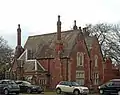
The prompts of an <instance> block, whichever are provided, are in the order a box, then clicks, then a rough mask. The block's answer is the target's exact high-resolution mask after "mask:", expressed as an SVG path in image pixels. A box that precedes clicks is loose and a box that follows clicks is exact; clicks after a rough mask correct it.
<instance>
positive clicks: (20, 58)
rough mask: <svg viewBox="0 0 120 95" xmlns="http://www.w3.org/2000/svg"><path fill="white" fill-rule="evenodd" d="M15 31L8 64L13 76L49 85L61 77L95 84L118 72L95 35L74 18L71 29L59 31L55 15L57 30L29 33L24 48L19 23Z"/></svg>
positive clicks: (114, 76) (114, 75)
mask: <svg viewBox="0 0 120 95" xmlns="http://www.w3.org/2000/svg"><path fill="white" fill-rule="evenodd" d="M17 32H18V34H17V36H18V38H17V41H18V44H17V47H16V53H15V58H14V61H13V65H12V67H11V72H12V74H13V75H14V76H16V78H15V79H26V80H29V81H31V82H33V83H37V84H42V85H44V86H46V87H49V88H54V87H55V86H56V84H57V83H58V82H59V81H61V80H69V81H77V82H79V83H80V84H81V85H85V86H88V87H90V85H92V86H93V87H97V86H98V85H99V84H102V83H103V82H106V81H107V80H110V79H112V78H117V77H118V76H119V71H118V69H116V68H114V69H113V68H112V64H111V63H112V62H111V60H110V59H109V58H108V59H106V60H104V58H103V55H102V52H101V48H100V45H99V42H98V39H97V37H96V36H90V35H89V32H88V31H87V28H83V29H81V28H80V27H79V28H78V27H77V25H76V21H74V26H73V29H72V30H68V31H61V21H60V16H58V21H57V32H56V33H49V34H43V35H34V36H29V37H28V39H27V41H26V43H25V45H24V48H22V46H21V29H20V25H19V26H18V29H17ZM108 67H110V68H108ZM108 72H110V73H108Z"/></svg>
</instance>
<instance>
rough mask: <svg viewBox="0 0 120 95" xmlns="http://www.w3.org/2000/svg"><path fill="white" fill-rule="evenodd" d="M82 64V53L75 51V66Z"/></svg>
mask: <svg viewBox="0 0 120 95" xmlns="http://www.w3.org/2000/svg"><path fill="white" fill-rule="evenodd" d="M83 64H84V54H83V53H82V52H81V53H80V52H77V66H83Z"/></svg>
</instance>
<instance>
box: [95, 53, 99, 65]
mask: <svg viewBox="0 0 120 95" xmlns="http://www.w3.org/2000/svg"><path fill="white" fill-rule="evenodd" d="M95 67H98V56H97V55H95Z"/></svg>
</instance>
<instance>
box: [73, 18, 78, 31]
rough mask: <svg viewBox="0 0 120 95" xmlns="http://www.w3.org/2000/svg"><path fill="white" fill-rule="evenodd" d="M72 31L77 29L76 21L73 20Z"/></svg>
mask: <svg viewBox="0 0 120 95" xmlns="http://www.w3.org/2000/svg"><path fill="white" fill-rule="evenodd" d="M73 29H74V30H76V29H77V25H76V20H74V26H73Z"/></svg>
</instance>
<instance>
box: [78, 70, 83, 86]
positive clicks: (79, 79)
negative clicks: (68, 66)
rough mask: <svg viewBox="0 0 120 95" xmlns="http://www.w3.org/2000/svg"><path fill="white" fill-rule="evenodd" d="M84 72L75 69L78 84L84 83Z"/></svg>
mask: <svg viewBox="0 0 120 95" xmlns="http://www.w3.org/2000/svg"><path fill="white" fill-rule="evenodd" d="M84 80H85V73H84V71H76V82H78V83H79V84H80V85H84Z"/></svg>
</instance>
